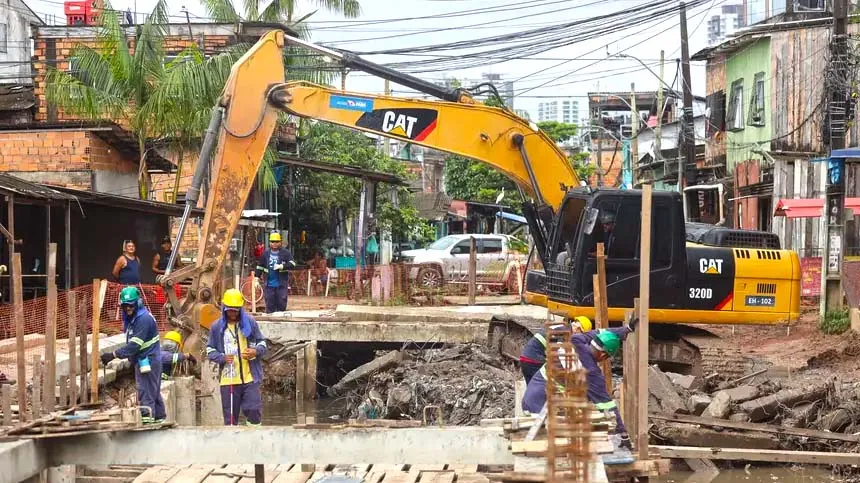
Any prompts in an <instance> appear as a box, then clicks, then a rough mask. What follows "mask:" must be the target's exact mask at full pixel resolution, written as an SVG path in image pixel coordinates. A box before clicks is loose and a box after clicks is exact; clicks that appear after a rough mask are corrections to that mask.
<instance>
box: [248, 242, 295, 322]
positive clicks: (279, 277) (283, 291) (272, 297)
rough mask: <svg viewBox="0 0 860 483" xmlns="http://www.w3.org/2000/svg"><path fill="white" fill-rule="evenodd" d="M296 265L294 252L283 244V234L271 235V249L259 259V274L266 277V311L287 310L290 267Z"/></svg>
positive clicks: (264, 284)
mask: <svg viewBox="0 0 860 483" xmlns="http://www.w3.org/2000/svg"><path fill="white" fill-rule="evenodd" d="M295 266H296V262H295V261H293V254H292V253H290V251H289V250H288V249H286V248H283V247H282V246H281V234H280V233H278V232H274V233H272V234H271V235H269V249H268V250H266V251H264V252H263V254H262V255H260V258H259V259H258V260H257V276H258V277H261V278H263V279H264V282H263V294H264V295H265V298H266V313H267V314H271V313H272V312H283V311H285V310H287V294H288V293H289V292H288V289H289V278H290V275H289V272H288V270H289V269H290V268H293V267H295Z"/></svg>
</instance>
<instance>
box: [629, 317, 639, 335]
mask: <svg viewBox="0 0 860 483" xmlns="http://www.w3.org/2000/svg"><path fill="white" fill-rule="evenodd" d="M638 325H639V317H634V318H633V320H631V321H630V323H629V324H627V326H628V327H630V330H631V331H633V332H636V327H637V326H638Z"/></svg>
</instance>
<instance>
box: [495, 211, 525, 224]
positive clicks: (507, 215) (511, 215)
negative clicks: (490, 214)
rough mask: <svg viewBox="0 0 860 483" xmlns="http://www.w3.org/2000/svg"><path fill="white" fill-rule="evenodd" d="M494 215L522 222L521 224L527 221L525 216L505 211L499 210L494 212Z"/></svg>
mask: <svg viewBox="0 0 860 483" xmlns="http://www.w3.org/2000/svg"><path fill="white" fill-rule="evenodd" d="M496 216H497V217H499V218H504V219H506V220H509V221H515V222H517V223H522V224H526V223H528V221H526V219H525V217H523V216H520V215H517V214H515V213H508V212H505V211H499V212H498V213H496Z"/></svg>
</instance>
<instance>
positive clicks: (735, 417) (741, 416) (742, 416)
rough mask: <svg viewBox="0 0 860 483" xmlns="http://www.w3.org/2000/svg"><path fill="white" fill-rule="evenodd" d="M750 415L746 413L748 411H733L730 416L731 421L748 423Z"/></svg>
mask: <svg viewBox="0 0 860 483" xmlns="http://www.w3.org/2000/svg"><path fill="white" fill-rule="evenodd" d="M749 420H750V417H749V416H747V415H746V413H732V414H731V415H730V416H729V421H734V422H736V423H748V422H749Z"/></svg>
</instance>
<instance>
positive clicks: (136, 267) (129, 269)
mask: <svg viewBox="0 0 860 483" xmlns="http://www.w3.org/2000/svg"><path fill="white" fill-rule="evenodd" d="M136 250H137V247H136V246H135V244H134V241H132V240H125V241H123V242H122V255H120V256H119V258H117V259H116V262H115V263H114V264H113V276H114V277H116V279H117V280H118V281H119V283H121V284H123V285H139V284H140V258H138V257H137V255H135V252H136Z"/></svg>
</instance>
